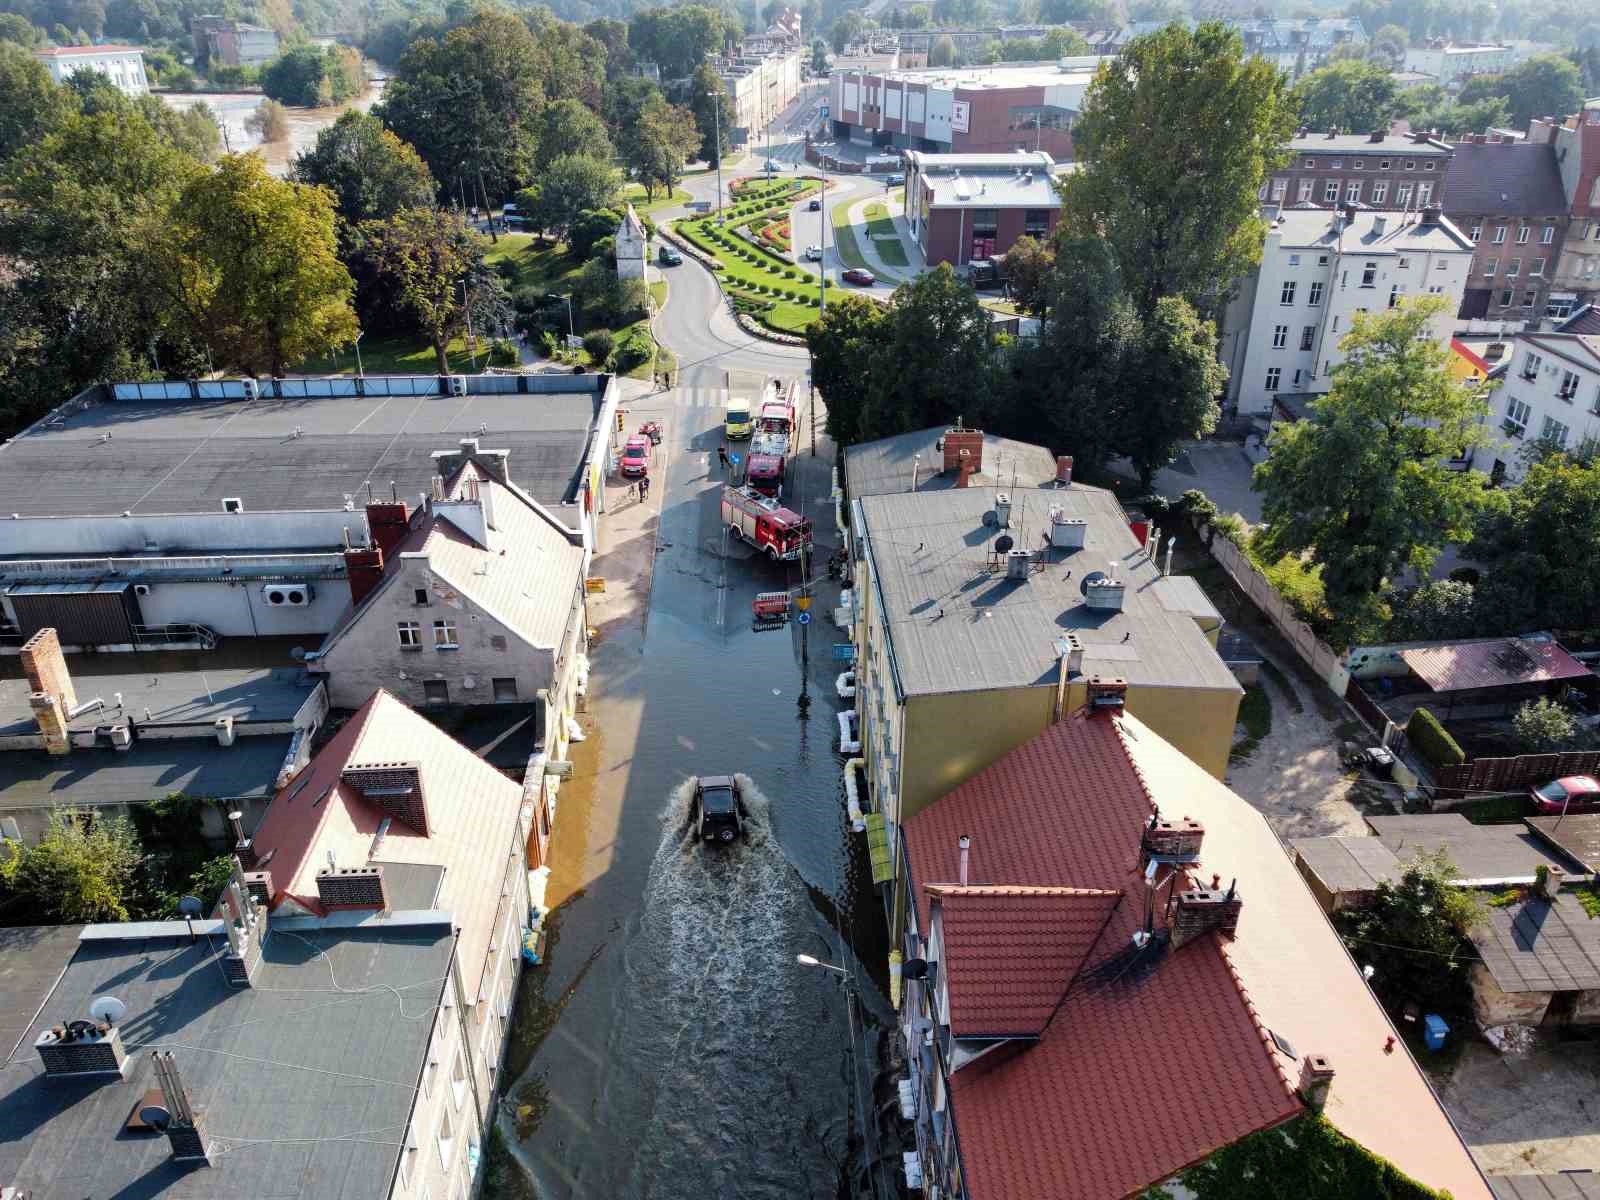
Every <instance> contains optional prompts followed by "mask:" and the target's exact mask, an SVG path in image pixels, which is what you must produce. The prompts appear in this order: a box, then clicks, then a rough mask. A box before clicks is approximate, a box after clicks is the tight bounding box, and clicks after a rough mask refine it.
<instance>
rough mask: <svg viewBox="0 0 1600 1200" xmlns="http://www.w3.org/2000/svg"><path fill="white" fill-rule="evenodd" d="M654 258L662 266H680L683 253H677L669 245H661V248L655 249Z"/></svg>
mask: <svg viewBox="0 0 1600 1200" xmlns="http://www.w3.org/2000/svg"><path fill="white" fill-rule="evenodd" d="M656 258H657V259H658V260H659V261H660V263H661V265H662V266H663V267H680V266H682V265H683V255H681V254H679V253H678V252H677V251H676V250H674V249H673V248H672V247H671V246H662V247H661V249H659V250H657V251H656Z"/></svg>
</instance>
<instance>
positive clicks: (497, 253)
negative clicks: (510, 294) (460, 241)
mask: <svg viewBox="0 0 1600 1200" xmlns="http://www.w3.org/2000/svg"><path fill="white" fill-rule="evenodd" d="M484 261H485V262H486V263H488V264H489V265H490V266H491V267H492V266H495V265H497V264H499V263H502V262H509V263H510V264H511V268H512V270H513V272H514V273H515V275H514V278H513V279H512V280H511V284H510V286H511V287H512V289H513V290H514V289H516V288H519V287H532V288H538V289H539V290H540V291H545V292H569V291H571V290H572V281H573V280H574V279H576V278H577V277H578V272H579V271H581V270H583V263H581V262H578V261H577V260H575V259H572V258H569V257H568V256H567V248H566V246H564V245H562V244H561V243H560V242H545V243H544V244H542V245H540V244H539V243H538V242H537V241H536V240H535V239H534V236H533V234H531V233H504V234H501V235H500V241H499V243H498V244H497V245H494V246H491V247H490V248H489V253H488V254H486V255H484ZM578 332H580V333H581V332H583V330H582V328H581V323H580V328H579V330H578Z"/></svg>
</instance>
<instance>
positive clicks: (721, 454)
mask: <svg viewBox="0 0 1600 1200" xmlns="http://www.w3.org/2000/svg"><path fill="white" fill-rule="evenodd" d="M717 461H718V462H719V463H721V464H722V469H723V470H724V471H726V470H727V469H728V448H727V447H726V446H718V447H717Z"/></svg>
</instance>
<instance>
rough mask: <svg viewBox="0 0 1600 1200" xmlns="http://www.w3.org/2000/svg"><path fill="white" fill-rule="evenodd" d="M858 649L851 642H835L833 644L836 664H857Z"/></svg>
mask: <svg viewBox="0 0 1600 1200" xmlns="http://www.w3.org/2000/svg"><path fill="white" fill-rule="evenodd" d="M855 660H856V648H855V646H854V645H852V644H851V643H850V642H835V643H834V644H833V661H834V662H855Z"/></svg>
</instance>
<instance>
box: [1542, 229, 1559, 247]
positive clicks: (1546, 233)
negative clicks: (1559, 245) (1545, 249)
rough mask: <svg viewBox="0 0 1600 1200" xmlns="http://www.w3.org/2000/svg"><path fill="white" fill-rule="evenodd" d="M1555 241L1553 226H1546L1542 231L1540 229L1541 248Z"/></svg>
mask: <svg viewBox="0 0 1600 1200" xmlns="http://www.w3.org/2000/svg"><path fill="white" fill-rule="evenodd" d="M1555 240H1556V227H1555V226H1554V225H1546V226H1545V227H1544V228H1543V229H1541V230H1540V231H1539V244H1540V245H1541V246H1548V245H1550V243H1552V242H1554V241H1555Z"/></svg>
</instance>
